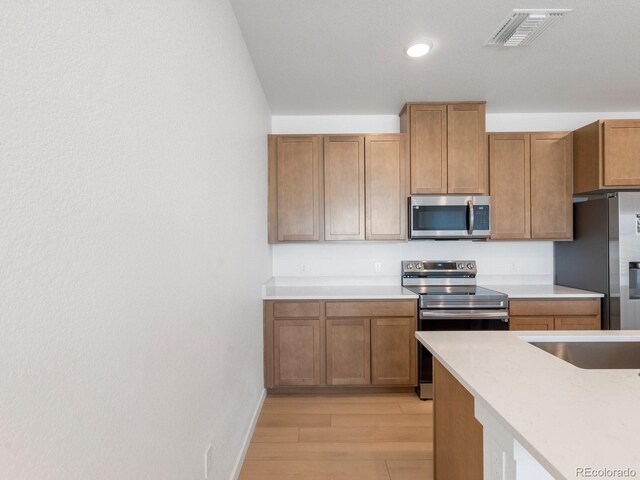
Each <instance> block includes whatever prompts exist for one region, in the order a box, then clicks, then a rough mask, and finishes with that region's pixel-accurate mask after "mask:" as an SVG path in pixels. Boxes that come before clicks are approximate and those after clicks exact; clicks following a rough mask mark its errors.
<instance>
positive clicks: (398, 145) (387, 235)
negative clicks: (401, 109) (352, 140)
mask: <svg viewBox="0 0 640 480" xmlns="http://www.w3.org/2000/svg"><path fill="white" fill-rule="evenodd" d="M405 144H406V137H405V135H402V134H400V135H367V136H366V137H365V148H364V151H365V179H366V187H365V192H366V207H365V210H366V221H365V224H366V238H367V240H406V235H407V234H406V226H407V192H406V184H407V155H406V146H405Z"/></svg>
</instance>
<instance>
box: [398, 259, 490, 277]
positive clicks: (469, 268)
mask: <svg viewBox="0 0 640 480" xmlns="http://www.w3.org/2000/svg"><path fill="white" fill-rule="evenodd" d="M460 273H464V274H472V275H475V274H477V273H478V270H477V268H476V261H475V260H404V261H403V262H402V274H403V275H407V274H409V275H415V274H422V275H429V274H434V275H447V274H453V275H456V274H460Z"/></svg>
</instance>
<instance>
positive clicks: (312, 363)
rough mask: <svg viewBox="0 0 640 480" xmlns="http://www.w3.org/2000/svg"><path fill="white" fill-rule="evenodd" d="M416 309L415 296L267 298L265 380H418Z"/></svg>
mask: <svg viewBox="0 0 640 480" xmlns="http://www.w3.org/2000/svg"><path fill="white" fill-rule="evenodd" d="M416 312H417V304H416V302H415V301H414V300H409V301H406V300H396V301H308V302H293V301H266V302H264V342H265V345H264V353H265V359H264V360H265V361H264V364H265V385H266V387H267V388H275V389H278V388H280V387H339V386H362V387H366V386H376V387H380V386H390V387H391V386H398V387H409V386H415V385H416V383H417V341H416V339H415V331H416V326H417V320H416ZM305 317H306V318H305Z"/></svg>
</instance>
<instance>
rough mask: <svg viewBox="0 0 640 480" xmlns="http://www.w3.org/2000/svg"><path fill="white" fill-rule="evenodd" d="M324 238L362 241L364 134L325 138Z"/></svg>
mask: <svg viewBox="0 0 640 480" xmlns="http://www.w3.org/2000/svg"><path fill="white" fill-rule="evenodd" d="M324 224H325V226H324V238H325V240H364V239H365V232H364V136H361V135H336V136H326V137H324Z"/></svg>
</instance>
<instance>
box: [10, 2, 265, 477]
mask: <svg viewBox="0 0 640 480" xmlns="http://www.w3.org/2000/svg"><path fill="white" fill-rule="evenodd" d="M0 45H1V48H0V65H1V67H0V132H1V133H0V477H1V478H3V479H12V480H22V479H25V480H27V479H28V480H32V479H36V478H37V479H44V480H48V479H52V480H53V479H55V480H60V479H66V480H72V479H82V480H89V479H108V480H114V479H118V480H126V479H132V480H143V479H149V480H150V479H153V480H159V479H172V480H173V479H190V480H194V479H201V478H203V477H204V466H203V464H204V454H205V448H206V446H207V445H208V444H209V443H212V444H213V448H214V463H215V464H214V467H213V478H216V479H228V478H229V477H230V475H231V472H232V470H233V465H234V462H235V461H236V458H237V455H238V453H239V452H240V449H241V444H242V440H243V436H244V435H245V433H246V432H247V429H248V427H249V424H250V420H251V416H252V414H253V412H254V409H255V407H256V406H257V403H258V400H259V398H260V395H261V394H262V392H263V380H262V326H261V325H262V311H261V300H260V285H261V284H262V283H263V282H264V281H265V280H266V279H267V278H268V277H269V276H270V275H271V258H270V249H269V247H268V246H267V240H266V238H267V237H266V208H265V204H266V198H267V193H266V184H267V180H266V148H265V146H266V141H265V136H266V134H267V133H268V132H269V130H270V114H269V110H268V106H267V103H266V101H265V98H264V95H263V92H262V89H261V86H260V83H259V81H258V79H257V77H256V74H255V72H254V68H253V65H252V62H251V59H250V57H249V55H248V52H247V50H246V48H245V45H244V41H243V39H242V36H241V34H240V31H239V28H238V26H237V23H236V19H235V16H234V14H233V11H232V9H231V6H230V5H229V3H228V1H227V0H188V1H187V0H184V1H176V2H148V1H143V0H129V1H126V2H122V1H118V0H105V1H101V2H84V1H81V0H63V1H57V2H49V1H45V0H34V1H31V2H24V1H20V2H18V1H12V2H3V5H2V15H0ZM239 195H241V196H242V198H241V199H242V202H238V198H239V197H238V196H239ZM239 209H240V210H239ZM239 258H250V259H251V265H252V268H251V275H247V274H246V272H245V271H243V270H241V269H238V268H237V267H238V264H237V262H236V261H235V260H236V259H239Z"/></svg>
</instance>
